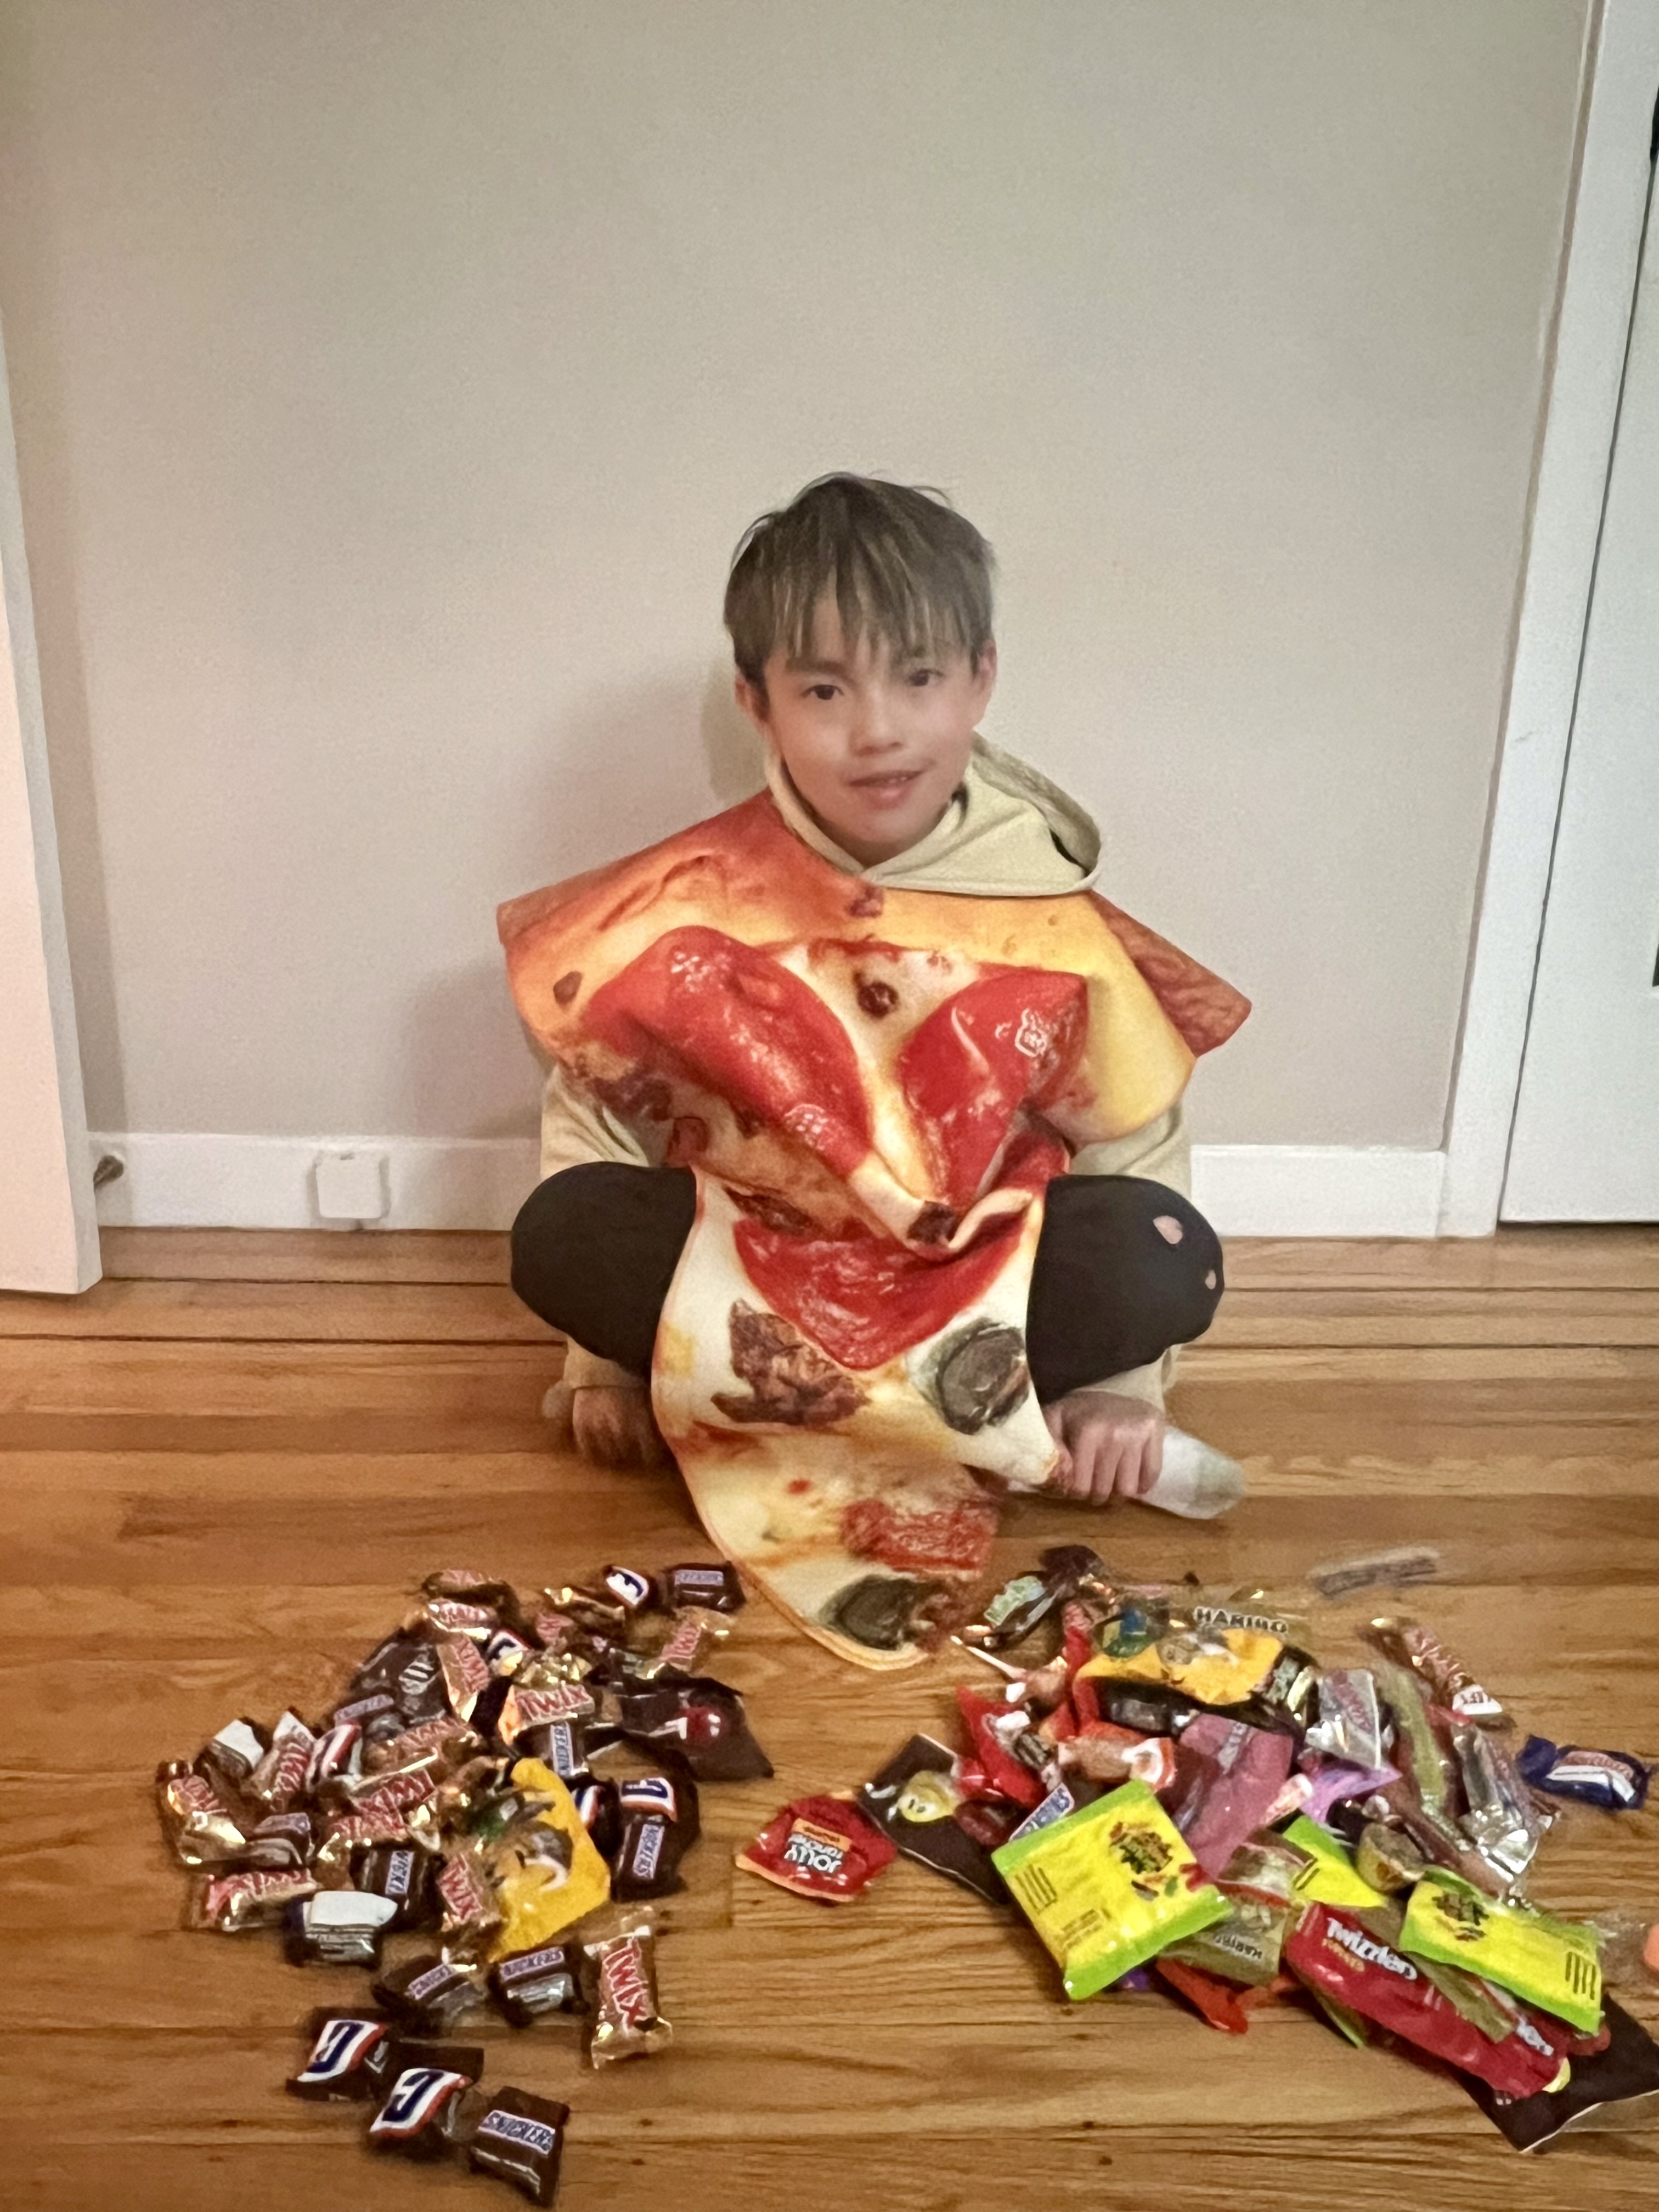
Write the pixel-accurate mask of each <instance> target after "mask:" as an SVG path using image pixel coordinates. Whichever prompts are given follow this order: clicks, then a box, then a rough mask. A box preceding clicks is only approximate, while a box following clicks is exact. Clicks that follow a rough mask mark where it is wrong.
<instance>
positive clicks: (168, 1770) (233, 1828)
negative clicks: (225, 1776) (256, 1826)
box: [155, 1759, 253, 1867]
mask: <svg viewBox="0 0 1659 2212" xmlns="http://www.w3.org/2000/svg"><path fill="white" fill-rule="evenodd" d="M155 1804H156V1809H157V1811H158V1812H159V1813H160V1814H161V1830H162V1832H163V1834H164V1835H165V1836H166V1837H167V1841H168V1842H169V1843H170V1844H172V1846H173V1850H174V1852H175V1854H176V1855H177V1857H178V1858H179V1861H180V1863H182V1864H183V1865H185V1866H187V1867H205V1866H222V1865H223V1864H224V1863H225V1862H226V1860H228V1859H235V1858H240V1857H241V1856H242V1855H243V1853H244V1852H245V1851H246V1848H247V1838H248V1833H249V1831H250V1830H251V1828H252V1826H253V1823H252V1821H251V1820H248V1819H247V1817H246V1815H245V1814H239V1813H238V1812H237V1811H236V1810H234V1808H232V1806H231V1805H230V1804H229V1802H228V1800H227V1799H226V1797H225V1796H224V1795H223V1794H222V1792H221V1791H220V1790H218V1789H217V1788H216V1787H215V1785H214V1784H213V1783H212V1782H211V1781H210V1780H209V1778H207V1776H206V1775H204V1774H199V1773H197V1771H196V1770H195V1769H194V1768H193V1767H191V1766H188V1765H185V1762H184V1760H183V1759H168V1760H167V1761H166V1762H165V1763H164V1764H163V1765H161V1766H159V1767H157V1769H156V1770H155Z"/></svg>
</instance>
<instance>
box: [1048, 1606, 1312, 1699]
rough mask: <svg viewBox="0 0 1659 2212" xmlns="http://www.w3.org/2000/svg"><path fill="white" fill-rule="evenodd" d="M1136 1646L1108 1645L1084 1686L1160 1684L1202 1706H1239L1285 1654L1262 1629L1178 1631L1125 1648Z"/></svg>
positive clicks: (1088, 1665) (1091, 1664)
mask: <svg viewBox="0 0 1659 2212" xmlns="http://www.w3.org/2000/svg"><path fill="white" fill-rule="evenodd" d="M1108 1626H1110V1624H1108ZM1136 1641H1137V1639H1134V1638H1130V1637H1127V1636H1125V1637H1120V1638H1118V1639H1117V1648H1115V1649H1114V1648H1113V1647H1112V1646H1111V1645H1109V1646H1108V1647H1107V1649H1106V1650H1103V1652H1101V1653H1100V1654H1099V1656H1097V1658H1093V1659H1089V1660H1085V1662H1084V1664H1083V1665H1082V1666H1081V1667H1079V1669H1078V1679H1079V1681H1083V1680H1087V1679H1088V1678H1089V1677H1090V1676H1091V1675H1102V1674H1105V1675H1109V1676H1110V1677H1111V1678H1112V1679H1113V1680H1115V1681H1122V1682H1161V1683H1163V1684H1164V1685H1165V1686H1167V1687H1168V1688H1170V1689H1172V1690H1179V1691H1181V1692H1182V1694H1183V1695H1185V1696H1187V1697H1188V1698H1191V1699H1194V1700H1195V1701H1196V1703H1198V1704H1199V1705H1239V1704H1241V1703H1242V1702H1243V1699H1246V1698H1248V1697H1249V1695H1250V1693H1251V1692H1252V1691H1254V1690H1259V1689H1260V1688H1261V1685H1262V1683H1263V1682H1264V1681H1265V1680H1267V1674H1268V1672H1269V1670H1270V1669H1271V1668H1272V1666H1273V1662H1274V1660H1275V1659H1277V1658H1278V1656H1279V1653H1280V1652H1281V1651H1282V1650H1284V1648H1285V1647H1284V1645H1283V1644H1282V1643H1281V1642H1280V1641H1279V1638H1278V1637H1276V1636H1269V1635H1267V1633H1266V1632H1264V1631H1263V1630H1261V1629H1259V1628H1212V1629H1204V1630H1198V1631H1194V1630H1174V1631H1172V1632H1170V1633H1169V1634H1168V1635H1165V1636H1163V1637H1160V1638H1158V1641H1157V1642H1156V1643H1149V1644H1139V1648H1137V1649H1133V1650H1125V1649H1124V1648H1123V1646H1124V1645H1125V1644H1130V1643H1134V1642H1136Z"/></svg>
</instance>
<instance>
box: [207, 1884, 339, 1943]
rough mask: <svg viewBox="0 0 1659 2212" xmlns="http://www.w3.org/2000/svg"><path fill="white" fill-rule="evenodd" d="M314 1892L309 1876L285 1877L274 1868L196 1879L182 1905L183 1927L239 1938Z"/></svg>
mask: <svg viewBox="0 0 1659 2212" xmlns="http://www.w3.org/2000/svg"><path fill="white" fill-rule="evenodd" d="M316 1888H317V1882H316V1878H315V1877H314V1875H311V1874H308V1873H297V1872H296V1873H289V1874H285V1873H281V1872H278V1871H277V1870H276V1869H274V1868H272V1869H266V1868H262V1867H247V1868H244V1869H239V1870H238V1871H236V1872H235V1873H232V1874H202V1875H197V1877H196V1879H195V1881H192V1882H191V1886H190V1891H189V1893H188V1895H187V1897H186V1899H185V1920H184V1924H185V1927H186V1928H210V1929H215V1930H216V1932H217V1933H218V1934H220V1935H222V1936H240V1934H241V1933H242V1931H243V1930H244V1929H248V1928H268V1927H270V1925H271V1924H272V1923H274V1922H276V1921H278V1920H280V1919H281V1918H282V1917H283V1911H284V1910H285V1908H286V1907H287V1906H289V1905H291V1904H293V1902H294V1901H295V1899H296V1898H301V1897H310V1896H312V1895H313V1894H314V1893H315V1891H316Z"/></svg>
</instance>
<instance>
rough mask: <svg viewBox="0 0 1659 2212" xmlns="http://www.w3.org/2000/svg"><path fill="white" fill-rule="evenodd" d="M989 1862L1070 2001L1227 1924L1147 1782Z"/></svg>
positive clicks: (1130, 1785) (1217, 1898)
mask: <svg viewBox="0 0 1659 2212" xmlns="http://www.w3.org/2000/svg"><path fill="white" fill-rule="evenodd" d="M991 1856H992V1858H993V1860H994V1863H995V1864H996V1868H997V1870H998V1872H999V1873H1000V1875H1002V1877H1003V1879H1004V1880H1005V1881H1006V1883H1007V1885H1008V1887H1009V1888H1010V1889H1011V1890H1012V1893H1013V1894H1014V1897H1015V1899H1016V1900H1017V1902H1018V1905H1020V1907H1021V1909H1022V1910H1023V1911H1024V1913H1025V1915H1026V1917H1027V1918H1028V1919H1029V1920H1030V1923H1031V1925H1032V1926H1033V1927H1034V1928H1035V1929H1036V1932H1037V1934H1038V1935H1039V1936H1041V1937H1042V1940H1043V1942H1044V1943H1046V1944H1047V1945H1048V1949H1049V1950H1050V1951H1051V1952H1052V1953H1053V1954H1054V1957H1055V1959H1057V1960H1059V1962H1060V1978H1061V1980H1062V1981H1063V1983H1064V1984H1065V1988H1066V1996H1068V1997H1089V1996H1093V1995H1094V1994H1095V1991H1096V1990H1103V1989H1104V1988H1105V1987H1106V1985H1107V1984H1108V1983H1109V1982H1115V1981H1117V1980H1119V1979H1120V1978H1121V1977H1122V1976H1123V1975H1125V1974H1127V1972H1129V1970H1130V1968H1131V1967H1132V1966H1139V1965H1140V1963H1141V1962H1142V1960H1146V1959H1150V1958H1151V1957H1152V1955H1153V1954H1154V1953H1155V1952H1158V1951H1161V1950H1163V1949H1164V1947H1165V1945H1166V1944H1170V1943H1175V1942H1179V1941H1180V1940H1181V1938H1182V1936H1194V1935H1196V1934H1197V1932H1198V1930H1199V1929H1200V1928H1207V1927H1209V1926H1210V1925H1211V1923H1212V1922H1214V1921H1217V1920H1224V1919H1225V1918H1226V1917H1227V1912H1228V1909H1229V1908H1228V1905H1227V1900H1226V1899H1225V1897H1223V1896H1222V1894H1221V1893H1220V1891H1219V1890H1218V1889H1217V1888H1216V1887H1215V1886H1214V1884H1213V1883H1212V1882H1209V1881H1206V1880H1205V1878H1204V1870H1203V1869H1202V1868H1201V1867H1200V1865H1199V1863H1198V1861H1197V1860H1196V1859H1195V1858H1194V1857H1193V1854H1192V1853H1191V1851H1189V1850H1188V1848H1187V1845H1186V1843H1185V1841H1184V1839H1183V1838H1182V1834H1181V1832H1180V1830H1179V1829H1178V1828H1177V1827H1176V1825H1175V1822H1174V1821H1173V1820H1171V1819H1170V1816H1169V1814H1167V1813H1166V1812H1165V1811H1164V1808H1163V1807H1162V1806H1161V1805H1160V1804H1159V1803H1158V1800H1157V1798H1156V1797H1154V1796H1153V1795H1152V1791H1151V1790H1149V1789H1148V1788H1147V1787H1146V1784H1145V1783H1144V1782H1126V1783H1125V1784H1124V1785H1123V1787H1122V1788H1121V1790H1113V1791H1112V1792H1111V1794H1110V1796H1106V1797H1101V1798H1097V1800H1096V1802H1094V1803H1093V1804H1092V1805H1085V1807H1084V1808H1083V1810H1082V1811H1081V1812H1079V1813H1068V1814H1066V1818H1065V1819H1064V1820H1055V1821H1054V1822H1053V1823H1052V1825H1051V1826H1048V1827H1046V1828H1039V1829H1037V1830H1036V1832H1035V1833H1034V1834H1031V1835H1029V1836H1018V1837H1016V1838H1014V1839H1013V1840H1012V1842H1010V1843H1006V1844H1003V1846H1002V1848H1001V1849H1000V1850H997V1851H994V1852H993V1853H992V1854H991Z"/></svg>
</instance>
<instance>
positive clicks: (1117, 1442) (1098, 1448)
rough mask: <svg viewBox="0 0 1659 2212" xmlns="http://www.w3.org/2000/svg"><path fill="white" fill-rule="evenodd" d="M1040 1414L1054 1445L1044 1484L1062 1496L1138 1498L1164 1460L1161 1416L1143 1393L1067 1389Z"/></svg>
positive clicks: (1095, 1500)
mask: <svg viewBox="0 0 1659 2212" xmlns="http://www.w3.org/2000/svg"><path fill="white" fill-rule="evenodd" d="M1042 1417H1043V1419H1044V1420H1046V1421H1047V1422H1048V1433H1049V1435H1050V1436H1051V1437H1053V1438H1054V1442H1055V1443H1057V1444H1058V1445H1059V1446H1060V1465H1059V1466H1058V1467H1057V1468H1055V1470H1054V1474H1052V1475H1051V1476H1050V1477H1049V1480H1048V1487H1049V1489H1050V1490H1053V1491H1057V1492H1059V1493H1060V1495H1061V1496H1062V1497H1066V1498H1086V1499H1088V1500H1089V1501H1090V1503H1091V1504H1096V1505H1103V1504H1105V1503H1106V1501H1107V1499H1108V1498H1111V1497H1113V1496H1116V1497H1119V1498H1144V1497H1145V1496H1146V1492H1148V1491H1149V1490H1150V1489H1151V1488H1152V1485H1153V1484H1154V1483H1155V1482H1156V1481H1157V1480H1158V1473H1159V1470H1160V1469H1161V1468H1162V1467H1163V1465H1164V1416H1163V1414H1162V1413H1159V1411H1158V1407H1156V1406H1149V1405H1148V1404H1147V1403H1146V1400H1145V1399H1144V1398H1130V1397H1127V1396H1125V1395H1123V1394H1122V1393H1121V1392H1120V1391H1116V1390H1073V1393H1072V1394H1071V1395H1070V1397H1068V1398H1056V1399H1055V1401H1054V1404H1053V1405H1052V1406H1045V1407H1043V1409H1042Z"/></svg>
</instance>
